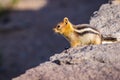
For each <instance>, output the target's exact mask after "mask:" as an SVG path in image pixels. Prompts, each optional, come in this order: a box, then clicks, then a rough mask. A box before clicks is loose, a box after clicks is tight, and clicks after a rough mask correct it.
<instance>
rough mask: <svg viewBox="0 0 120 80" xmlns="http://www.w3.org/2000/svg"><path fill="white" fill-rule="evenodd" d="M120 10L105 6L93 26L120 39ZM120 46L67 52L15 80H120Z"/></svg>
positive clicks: (83, 48) (114, 44) (116, 7)
mask: <svg viewBox="0 0 120 80" xmlns="http://www.w3.org/2000/svg"><path fill="white" fill-rule="evenodd" d="M119 10H120V6H115V5H110V4H104V5H102V6H101V8H100V9H99V11H97V13H96V14H95V15H94V16H93V17H92V18H91V20H90V24H91V25H92V26H94V27H96V28H98V29H99V30H100V32H101V33H102V34H103V36H104V37H107V36H110V37H116V38H118V39H119V37H120V36H119V35H120V27H119V25H120V11H119ZM119 49H120V43H111V44H101V45H90V46H83V47H75V48H69V49H67V50H64V51H63V52H62V53H60V54H55V55H54V56H51V57H50V61H47V62H45V63H42V64H40V65H39V66H37V67H35V68H32V69H30V70H27V71H26V72H25V74H22V75H20V76H18V77H16V78H13V80H120V50H119Z"/></svg>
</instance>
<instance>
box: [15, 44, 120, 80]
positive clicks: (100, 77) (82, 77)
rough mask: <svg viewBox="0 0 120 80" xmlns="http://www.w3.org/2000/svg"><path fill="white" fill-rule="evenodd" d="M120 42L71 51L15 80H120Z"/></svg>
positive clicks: (53, 57) (58, 55)
mask: <svg viewBox="0 0 120 80" xmlns="http://www.w3.org/2000/svg"><path fill="white" fill-rule="evenodd" d="M119 47H120V43H119V44H118V43H114V44H104V45H94V46H84V47H77V48H70V49H68V50H65V51H63V52H62V53H60V54H55V55H54V56H52V57H51V59H50V61H48V62H45V63H43V64H40V65H39V66H38V67H35V68H32V69H30V70H27V72H26V73H25V74H23V75H21V76H19V77H17V78H14V79H13V80H119V79H120V76H119V75H120V52H119Z"/></svg>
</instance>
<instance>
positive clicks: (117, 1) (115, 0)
mask: <svg viewBox="0 0 120 80" xmlns="http://www.w3.org/2000/svg"><path fill="white" fill-rule="evenodd" d="M109 3H110V4H114V5H119V4H120V0H109Z"/></svg>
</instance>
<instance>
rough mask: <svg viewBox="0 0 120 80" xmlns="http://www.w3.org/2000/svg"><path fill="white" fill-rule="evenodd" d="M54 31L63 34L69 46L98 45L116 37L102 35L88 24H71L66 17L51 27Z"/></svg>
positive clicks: (111, 40)
mask: <svg viewBox="0 0 120 80" xmlns="http://www.w3.org/2000/svg"><path fill="white" fill-rule="evenodd" d="M53 30H54V32H55V33H58V34H61V35H63V36H64V37H65V38H66V39H67V40H68V41H69V43H70V45H71V47H76V46H83V45H98V44H102V43H103V44H105V43H111V42H115V41H117V39H116V38H112V37H108V38H104V37H102V35H101V33H100V32H99V31H98V30H97V29H95V28H93V27H91V26H90V25H89V24H79V25H73V24H72V23H71V22H70V21H69V19H68V18H67V17H65V18H64V19H63V21H61V22H60V23H58V24H57V26H56V27H55V28H53Z"/></svg>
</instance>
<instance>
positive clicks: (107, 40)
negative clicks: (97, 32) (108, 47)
mask: <svg viewBox="0 0 120 80" xmlns="http://www.w3.org/2000/svg"><path fill="white" fill-rule="evenodd" d="M114 42H119V41H118V40H117V38H113V37H102V44H107V43H114Z"/></svg>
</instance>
